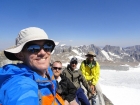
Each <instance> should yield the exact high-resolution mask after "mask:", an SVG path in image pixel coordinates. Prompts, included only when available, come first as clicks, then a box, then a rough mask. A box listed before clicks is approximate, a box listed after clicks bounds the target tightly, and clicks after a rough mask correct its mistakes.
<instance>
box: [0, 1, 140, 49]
mask: <svg viewBox="0 0 140 105" xmlns="http://www.w3.org/2000/svg"><path fill="white" fill-rule="evenodd" d="M139 5H140V0H0V49H5V48H8V47H11V46H12V45H14V44H15V38H16V37H17V35H18V33H19V31H20V30H21V29H24V28H27V27H31V26H35V27H40V28H42V29H44V30H45V31H46V33H47V34H48V36H49V38H51V39H54V40H55V41H58V42H60V44H67V45H72V46H75V45H77V46H79V45H90V44H94V45H96V46H105V45H112V46H121V47H126V46H133V45H140V41H139V40H140V6H139Z"/></svg>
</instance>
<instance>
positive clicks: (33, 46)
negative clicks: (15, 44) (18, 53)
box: [27, 45, 40, 53]
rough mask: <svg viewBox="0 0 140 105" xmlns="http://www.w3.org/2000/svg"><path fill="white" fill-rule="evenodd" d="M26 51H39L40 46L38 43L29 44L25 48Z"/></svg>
mask: <svg viewBox="0 0 140 105" xmlns="http://www.w3.org/2000/svg"><path fill="white" fill-rule="evenodd" d="M27 51H29V52H31V53H36V52H39V51H40V46H39V45H30V46H29V47H28V48H27Z"/></svg>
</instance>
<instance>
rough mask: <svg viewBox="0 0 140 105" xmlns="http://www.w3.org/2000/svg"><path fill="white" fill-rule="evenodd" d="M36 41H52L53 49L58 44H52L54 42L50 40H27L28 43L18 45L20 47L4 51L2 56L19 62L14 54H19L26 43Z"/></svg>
mask: <svg viewBox="0 0 140 105" xmlns="http://www.w3.org/2000/svg"><path fill="white" fill-rule="evenodd" d="M36 40H46V41H52V43H53V44H54V47H55V46H56V45H58V44H59V42H54V41H53V40H51V39H44V38H34V39H31V40H28V41H26V42H24V43H22V44H20V46H15V47H13V48H10V49H7V50H4V54H5V56H6V57H7V58H8V59H9V60H20V59H18V58H17V57H16V56H15V54H16V53H19V52H20V51H21V50H22V48H23V47H24V45H25V44H26V43H28V42H30V41H36ZM53 49H54V48H53Z"/></svg>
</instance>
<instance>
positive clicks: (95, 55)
mask: <svg viewBox="0 0 140 105" xmlns="http://www.w3.org/2000/svg"><path fill="white" fill-rule="evenodd" d="M88 55H92V54H87V55H85V56H88ZM93 57H96V55H93Z"/></svg>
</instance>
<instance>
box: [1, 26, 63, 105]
mask: <svg viewBox="0 0 140 105" xmlns="http://www.w3.org/2000/svg"><path fill="white" fill-rule="evenodd" d="M54 48H55V42H54V41H53V40H51V39H49V38H48V36H47V34H46V33H45V31H44V30H43V29H40V28H37V27H29V28H25V29H23V30H21V31H20V32H19V34H18V37H17V38H16V45H15V46H14V47H12V48H10V49H7V50H4V54H5V56H6V57H7V58H8V59H9V60H19V61H22V62H23V63H18V64H8V65H5V66H3V67H2V68H0V104H2V105H63V104H64V101H63V100H62V98H61V97H60V96H59V95H58V94H56V81H55V79H54V76H53V73H52V71H51V69H50V67H49V64H50V59H51V52H52V51H53V49H54Z"/></svg>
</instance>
